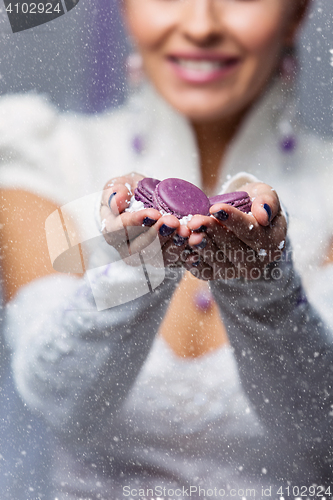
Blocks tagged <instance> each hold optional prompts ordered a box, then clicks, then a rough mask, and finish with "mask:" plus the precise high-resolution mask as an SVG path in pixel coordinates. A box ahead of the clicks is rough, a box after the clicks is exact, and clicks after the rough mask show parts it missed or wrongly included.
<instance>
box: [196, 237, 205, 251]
mask: <svg viewBox="0 0 333 500" xmlns="http://www.w3.org/2000/svg"><path fill="white" fill-rule="evenodd" d="M206 245H207V239H206V238H202V240H201V241H200V243H198V244H197V245H194V246H195V248H199V250H203V249H204V248H205V246H206Z"/></svg>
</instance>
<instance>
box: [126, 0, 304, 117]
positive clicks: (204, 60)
mask: <svg viewBox="0 0 333 500" xmlns="http://www.w3.org/2000/svg"><path fill="white" fill-rule="evenodd" d="M300 1H301V0H124V2H125V9H124V10H125V19H126V22H127V26H128V28H129V30H130V33H131V34H132V36H133V38H134V41H135V42H136V44H137V48H138V49H139V51H140V52H141V55H142V57H143V63H144V68H145V72H146V74H147V76H148V77H149V78H150V80H151V81H152V82H153V84H154V85H155V87H156V88H157V90H158V91H159V92H160V94H162V96H163V97H164V98H165V99H166V100H167V101H168V102H169V103H170V104H171V105H172V106H173V107H174V108H176V109H177V110H178V111H179V112H181V113H182V114H184V115H185V116H186V117H187V118H189V119H190V120H192V121H194V122H199V123H200V122H209V121H216V120H223V119H227V118H230V117H233V116H235V115H238V114H241V113H242V112H243V111H244V110H246V109H247V108H248V107H249V106H250V105H251V104H252V102H253V101H254V100H255V99H256V98H257V97H258V95H259V94H260V92H261V91H262V90H263V88H264V87H265V85H266V84H267V82H268V81H269V79H270V78H271V76H272V74H273V73H274V71H275V69H276V66H277V64H278V61H279V58H280V54H281V51H282V48H283V46H284V45H285V44H286V43H289V44H290V42H291V39H292V37H293V34H294V31H295V27H296V14H297V12H298V7H299V5H300Z"/></svg>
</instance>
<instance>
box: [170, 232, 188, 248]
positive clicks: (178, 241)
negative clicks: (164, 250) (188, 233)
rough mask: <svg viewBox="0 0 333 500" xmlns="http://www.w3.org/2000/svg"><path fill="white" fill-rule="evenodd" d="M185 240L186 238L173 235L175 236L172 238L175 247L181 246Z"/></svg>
mask: <svg viewBox="0 0 333 500" xmlns="http://www.w3.org/2000/svg"><path fill="white" fill-rule="evenodd" d="M187 240H188V238H183V236H180V234H175V236H174V237H173V242H174V244H175V245H176V247H181V246H183V245H184V243H186V241H187Z"/></svg>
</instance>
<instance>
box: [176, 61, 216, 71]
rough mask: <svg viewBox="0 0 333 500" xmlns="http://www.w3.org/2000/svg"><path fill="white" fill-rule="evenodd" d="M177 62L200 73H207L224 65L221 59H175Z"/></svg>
mask: <svg viewBox="0 0 333 500" xmlns="http://www.w3.org/2000/svg"><path fill="white" fill-rule="evenodd" d="M177 63H178V64H179V65H180V66H182V67H183V68H186V69H190V70H192V71H201V72H202V73H209V72H211V71H215V70H217V69H220V68H222V67H223V66H224V64H223V63H222V62H221V61H195V60H193V59H177Z"/></svg>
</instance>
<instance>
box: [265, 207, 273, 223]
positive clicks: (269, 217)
mask: <svg viewBox="0 0 333 500" xmlns="http://www.w3.org/2000/svg"><path fill="white" fill-rule="evenodd" d="M264 209H265V210H266V212H267V215H268V221H269V222H271V218H272V209H271V207H270V206H269V205H267V203H265V204H264Z"/></svg>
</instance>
